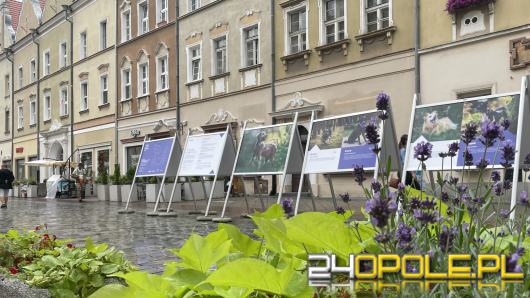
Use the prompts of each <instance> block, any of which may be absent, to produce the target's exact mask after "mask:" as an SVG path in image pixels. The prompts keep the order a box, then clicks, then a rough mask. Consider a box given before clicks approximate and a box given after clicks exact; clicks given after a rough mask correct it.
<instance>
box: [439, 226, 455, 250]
mask: <svg viewBox="0 0 530 298" xmlns="http://www.w3.org/2000/svg"><path fill="white" fill-rule="evenodd" d="M456 233H457V231H456V228H454V227H453V228H448V227H447V226H446V225H443V226H442V232H441V233H440V235H439V236H438V244H439V245H440V249H441V250H442V251H444V252H445V251H449V250H450V248H451V247H452V246H453V241H454V239H455V236H456Z"/></svg>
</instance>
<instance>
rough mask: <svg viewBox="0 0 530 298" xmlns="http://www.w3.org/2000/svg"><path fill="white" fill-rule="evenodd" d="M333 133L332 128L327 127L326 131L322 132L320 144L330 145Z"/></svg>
mask: <svg viewBox="0 0 530 298" xmlns="http://www.w3.org/2000/svg"><path fill="white" fill-rule="evenodd" d="M332 134H333V132H332V131H331V128H329V127H325V128H324V131H322V136H321V140H320V142H321V143H322V144H329V141H330V140H331V135H332Z"/></svg>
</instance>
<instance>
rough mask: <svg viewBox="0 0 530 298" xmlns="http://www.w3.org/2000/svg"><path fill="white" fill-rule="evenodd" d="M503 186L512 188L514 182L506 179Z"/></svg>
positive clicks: (507, 188) (506, 188)
mask: <svg viewBox="0 0 530 298" xmlns="http://www.w3.org/2000/svg"><path fill="white" fill-rule="evenodd" d="M502 188H504V190H510V189H512V182H511V181H509V180H506V181H504V183H503V184H502Z"/></svg>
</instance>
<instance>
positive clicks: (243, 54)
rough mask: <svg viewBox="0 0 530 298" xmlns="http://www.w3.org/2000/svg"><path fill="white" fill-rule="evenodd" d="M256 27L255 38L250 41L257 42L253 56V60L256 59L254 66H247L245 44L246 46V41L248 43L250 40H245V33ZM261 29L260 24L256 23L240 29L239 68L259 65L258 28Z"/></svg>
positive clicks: (259, 45)
mask: <svg viewBox="0 0 530 298" xmlns="http://www.w3.org/2000/svg"><path fill="white" fill-rule="evenodd" d="M254 27H256V29H257V33H258V34H257V35H256V37H253V38H252V40H257V46H256V54H255V56H256V57H255V58H256V61H255V63H254V64H249V63H248V56H247V54H248V48H247V44H248V41H250V38H247V32H250V30H251V29H252V28H254ZM260 27H261V24H260V23H259V22H258V23H254V24H250V25H248V26H246V27H242V28H241V32H240V34H241V67H243V68H245V67H252V66H256V65H259V64H260V63H261V49H260V48H261V32H260V29H261V28H260Z"/></svg>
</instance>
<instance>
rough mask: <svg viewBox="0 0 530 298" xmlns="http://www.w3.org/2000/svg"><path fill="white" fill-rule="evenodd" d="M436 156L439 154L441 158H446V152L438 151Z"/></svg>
mask: <svg viewBox="0 0 530 298" xmlns="http://www.w3.org/2000/svg"><path fill="white" fill-rule="evenodd" d="M438 156H440V157H441V158H446V157H447V153H446V152H440V153H438Z"/></svg>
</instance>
